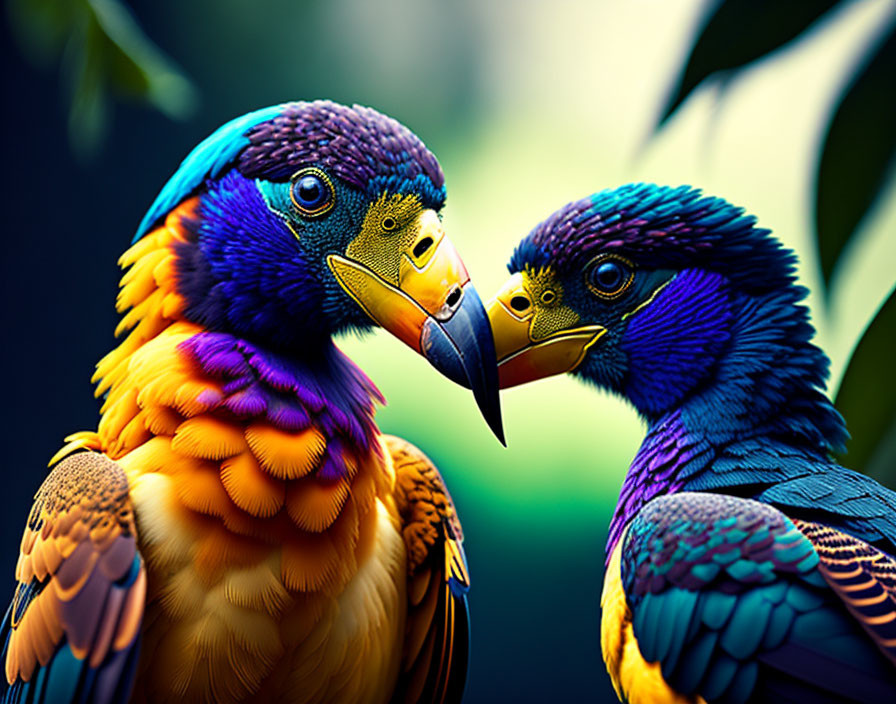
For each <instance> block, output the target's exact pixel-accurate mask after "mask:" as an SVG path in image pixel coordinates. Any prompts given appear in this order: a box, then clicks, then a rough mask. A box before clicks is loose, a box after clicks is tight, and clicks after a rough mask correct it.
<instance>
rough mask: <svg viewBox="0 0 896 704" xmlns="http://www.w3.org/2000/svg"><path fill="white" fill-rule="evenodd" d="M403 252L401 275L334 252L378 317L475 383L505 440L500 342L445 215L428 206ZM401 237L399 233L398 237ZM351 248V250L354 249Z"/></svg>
mask: <svg viewBox="0 0 896 704" xmlns="http://www.w3.org/2000/svg"><path fill="white" fill-rule="evenodd" d="M413 225H414V226H413V231H414V232H415V235H414V237H413V239H412V240H411V241H410V242H409V243H408V244H407V246H403V248H402V251H401V253H400V256H399V259H398V271H397V277H394V272H393V276H392V277H388V278H397V282H396V283H393V282H390V281H388V280H387V277H386V276H383V275H381V274H380V273H377V272H376V271H374V267H375V265H374V266H369V265H367V263H362V262H361V261H358V260H356V259H353V258H350V257H348V256H341V255H338V254H331V255H329V256H328V257H327V263H328V265H329V267H330V270H331V271H332V272H333V275H334V276H335V277H336V280H337V281H338V282H339V284H340V286H342V288H343V289H345V291H346V292H347V293H348V294H349V295H350V296H351V297H352V298H353V299H354V300H355V301H356V302H357V303H358V305H360V306H361V308H362V309H363V310H364V311H365V312H366V313H367V315H369V316H370V317H371V318H372V319H373V320H374V321H375V322H376V323H377V324H379V325H381V326H382V327H383V328H385V329H386V330H388V331H389V332H391V333H392V334H393V335H395V336H396V337H397V338H398V339H399V340H401V341H402V342H404V343H405V344H407V345H408V346H409V347H411V348H413V349H414V350H416V351H417V352H418V353H420V354H422V355H423V356H424V357H426V359H428V360H429V362H430V364H432V365H433V366H434V367H435V368H436V369H437V370H438V371H440V372H441V373H442V374H444V375H445V376H447V377H448V378H449V379H451V380H452V381H455V382H457V383H458V384H461V385H462V386H465V387H466V388H468V389H472V391H473V396H474V397H475V399H476V403H477V404H478V406H479V409H480V411H481V412H482V415H483V417H484V418H485V421H486V423H488V425H489V427H490V428H491V429H492V432H494V433H495V435H496V436H497V438H498V439H499V440H500V441H501V442H502V443H503V442H504V430H503V427H502V423H501V405H500V399H499V396H498V369H497V363H496V357H495V344H494V340H493V339H492V332H491V327H490V326H489V322H488V316H487V315H486V313H485V308H484V307H483V305H482V301H481V300H480V298H479V295H478V294H477V293H476V289H474V288H473V285H472V284H471V283H470V276H469V274H468V273H467V270H466V267H465V266H464V263H463V261H462V260H461V258H460V256H459V255H458V253H457V250H456V249H455V247H454V245H453V244H452V243H451V241H450V240H449V239H448V238H447V237H446V236H445V233H444V230H443V229H442V223H441V221H440V220H439V217H438V215H437V214H436V213H435V212H434V211H432V210H423V211H422V212H421V213H420V214H419V215H418V216H417V218H416V219H415V223H414V224H413ZM396 241H398V238H396ZM347 254H348V252H347Z"/></svg>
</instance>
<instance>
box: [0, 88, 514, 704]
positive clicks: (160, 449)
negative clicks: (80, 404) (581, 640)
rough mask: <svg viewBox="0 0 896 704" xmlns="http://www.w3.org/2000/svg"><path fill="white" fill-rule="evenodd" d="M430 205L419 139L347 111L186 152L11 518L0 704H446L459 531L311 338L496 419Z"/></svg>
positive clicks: (213, 139)
mask: <svg viewBox="0 0 896 704" xmlns="http://www.w3.org/2000/svg"><path fill="white" fill-rule="evenodd" d="M444 201H445V188H444V183H443V176H442V171H441V169H440V167H439V165H438V162H437V161H436V159H435V157H434V156H433V155H432V154H431V153H430V152H429V151H427V149H426V148H425V147H424V145H423V143H422V142H421V141H420V140H419V139H418V138H417V137H416V136H415V135H413V134H412V133H411V132H410V131H409V130H408V129H406V128H405V127H403V126H402V125H400V124H398V123H397V122H395V121H394V120H392V119H390V118H387V117H385V116H383V115H381V114H379V113H378V112H376V111H374V110H372V109H369V108H364V107H359V106H354V107H345V106H341V105H337V104H334V103H331V102H325V101H319V102H312V103H289V104H284V105H279V106H276V107H271V108H268V109H264V110H259V111H257V112H253V113H251V114H248V115H245V116H243V117H240V118H238V119H236V120H233V121H232V122H229V123H227V124H226V125H224V126H223V127H221V128H220V129H219V130H217V131H216V132H215V133H214V134H213V135H211V136H210V137H209V138H208V139H206V140H205V141H204V142H202V143H201V144H200V145H199V146H198V147H197V148H196V149H195V150H194V151H193V152H192V153H190V155H189V156H187V158H186V159H185V160H184V162H183V163H182V164H181V166H180V168H179V169H178V171H177V172H176V173H175V174H174V176H173V177H172V178H171V180H170V181H169V182H168V183H167V185H166V186H165V187H164V188H163V189H162V191H161V193H160V194H159V196H158V197H157V199H156V201H155V202H154V203H153V205H152V207H151V208H150V209H149V212H148V213H147V215H146V217H145V218H144V219H143V222H142V223H141V225H140V228H139V230H138V232H137V235H136V238H135V240H134V243H133V245H132V247H131V248H130V249H129V250H128V251H127V252H126V253H125V254H124V255H123V256H122V258H121V260H120V263H121V265H122V266H123V267H125V268H126V269H127V271H126V272H125V274H124V276H123V278H122V281H121V291H120V293H119V296H118V306H117V307H118V310H119V311H121V312H122V313H124V317H123V319H122V320H121V323H120V325H119V327H118V330H117V333H118V334H125V333H126V336H125V337H124V339H123V341H122V342H121V344H120V345H119V346H118V347H117V348H115V349H114V350H113V351H111V352H110V353H109V354H108V355H106V357H104V358H103V359H102V361H100V363H99V364H98V366H97V371H96V375H95V381H96V382H98V387H97V394H98V395H101V396H103V398H104V402H103V405H102V417H101V420H100V422H99V426H98V428H97V430H96V431H95V432H82V433H77V434H76V435H74V436H72V437H71V438H69V440H70V442H69V444H68V445H67V446H66V447H65V448H63V450H61V451H60V453H59V454H58V455H57V456H56V457H55V458H54V460H53V462H51V464H53V463H57V462H58V463H57V464H56V465H55V468H54V469H53V470H52V472H51V473H50V475H49V476H48V478H47V479H46V481H45V482H44V484H43V486H42V487H41V488H40V491H38V493H37V496H36V500H35V503H34V507H33V508H32V510H31V514H30V516H29V519H28V524H27V527H26V529H25V534H24V536H23V538H22V543H21V554H20V558H19V562H18V565H17V569H16V579H17V580H18V586H17V588H16V592H15V597H14V599H13V602H12V604H11V606H10V609H9V611H8V612H7V615H6V619H5V621H4V623H3V627H2V632H0V643H2V645H3V662H4V665H5V673H6V678H5V682H6V684H5V685H3V688H2V690H0V691H2V697H0V698H2V700H3V701H5V702H35V703H37V702H47V703H57V702H98V703H99V702H124V701H127V700H129V699H130V701H135V702H164V701H178V702H180V701H191V702H193V701H195V702H243V701H256V702H308V703H310V702H386V701H390V700H391V701H395V702H437V703H442V702H458V701H460V697H461V695H462V692H463V689H464V682H465V677H466V665H467V651H468V643H467V636H468V625H467V600H466V593H467V589H468V585H469V581H468V576H467V569H466V565H465V558H464V555H463V551H462V548H461V540H462V535H461V529H460V524H459V523H458V520H457V517H456V515H455V511H454V508H453V505H452V503H451V499H450V497H449V495H448V491H447V489H446V488H445V485H444V483H443V481H442V478H441V476H440V475H439V473H438V471H437V470H436V468H435V467H434V466H433V465H432V463H431V462H430V461H429V460H428V459H427V458H426V457H425V456H424V455H423V454H422V453H421V452H420V451H419V450H417V449H416V448H415V447H413V446H412V445H410V444H409V443H407V442H405V441H403V440H400V439H399V438H395V437H390V436H386V435H382V434H380V432H379V430H378V429H377V427H376V425H375V424H374V418H373V416H374V408H375V405H376V404H377V403H380V402H382V397H381V396H380V393H379V391H378V390H377V389H376V387H375V386H374V385H373V383H372V382H371V381H370V380H369V379H368V378H367V377H366V376H365V375H364V374H363V373H362V372H361V371H360V369H358V368H357V367H356V366H355V365H354V364H353V363H352V362H351V361H350V360H349V359H348V358H347V357H345V355H343V354H342V353H341V352H340V350H339V349H338V348H337V347H336V346H335V345H334V344H333V342H332V336H333V335H334V334H336V333H339V332H341V331H346V330H366V329H369V328H371V327H372V326H373V325H375V324H379V325H381V326H382V327H384V328H386V329H387V330H389V331H391V332H392V333H393V334H394V335H395V336H397V337H398V338H399V339H401V340H402V341H403V342H405V343H407V344H408V345H410V346H411V347H412V348H414V349H415V350H416V351H418V352H420V353H421V354H423V355H424V356H425V357H426V358H427V359H429V360H430V361H431V363H432V364H433V365H434V366H435V367H436V368H437V369H439V370H440V371H442V372H443V373H445V374H446V375H447V376H449V377H451V378H453V379H456V380H458V381H462V382H464V383H465V384H467V385H468V386H469V385H472V387H473V388H474V389H475V395H476V398H477V400H478V402H479V404H480V407H481V408H482V410H483V413H484V415H485V416H486V418H487V420H488V421H489V423H490V424H491V426H492V427H493V428H494V429H495V432H496V433H497V434H498V435H499V436H500V432H501V429H500V411H499V406H498V386H497V368H496V363H495V352H494V345H493V342H492V338H491V332H490V329H489V326H488V319H487V317H486V313H485V310H484V308H483V307H482V304H481V302H480V300H479V298H478V296H477V294H476V291H475V290H474V289H473V287H472V286H471V285H470V282H469V276H468V275H467V272H466V269H465V268H464V265H463V263H462V261H461V260H460V258H459V257H458V255H457V252H456V251H455V249H454V247H453V245H452V244H451V243H450V241H449V240H448V239H447V237H445V234H444V231H443V228H442V225H441V221H440V216H439V211H440V210H441V208H442V206H443V204H444ZM132 690H133V694H132Z"/></svg>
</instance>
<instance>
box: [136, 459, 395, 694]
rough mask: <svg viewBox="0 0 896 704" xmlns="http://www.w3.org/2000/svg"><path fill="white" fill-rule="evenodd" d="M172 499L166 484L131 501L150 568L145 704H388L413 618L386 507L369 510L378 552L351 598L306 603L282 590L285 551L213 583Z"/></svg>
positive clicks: (141, 484) (333, 596) (307, 598)
mask: <svg viewBox="0 0 896 704" xmlns="http://www.w3.org/2000/svg"><path fill="white" fill-rule="evenodd" d="M173 492H174V488H173V486H172V483H171V481H170V480H169V479H167V478H166V477H165V476H164V475H161V474H157V473H154V474H146V475H142V476H140V477H137V478H136V479H135V481H134V483H133V489H132V492H131V493H132V497H133V500H134V504H135V509H136V513H137V516H138V530H139V534H140V535H141V539H142V540H141V543H142V544H141V550H142V551H143V553H144V555H145V556H146V559H147V563H148V565H149V566H150V570H149V575H150V577H149V582H150V593H149V596H148V600H147V601H148V603H147V611H146V616H145V620H144V632H143V639H144V640H143V650H142V654H141V663H140V670H139V672H138V680H137V686H136V687H135V697H134V700H135V701H144V700H152V701H165V700H167V701H180V700H182V699H184V700H188V701H215V702H227V701H283V702H309V703H310V702H341V701H358V702H378V701H384V700H385V698H386V697H387V694H388V693H389V692H390V691H391V689H392V687H393V684H394V682H395V679H396V677H397V673H398V664H399V662H398V661H399V654H400V652H401V648H400V643H401V638H402V635H403V631H404V617H405V608H406V606H405V604H406V595H405V576H406V565H405V547H404V543H403V541H402V539H401V535H400V533H399V531H398V527H397V522H396V517H395V515H394V512H393V511H391V510H390V508H389V507H388V506H387V505H386V504H385V503H383V502H382V501H380V500H379V499H376V500H375V502H374V505H373V506H372V508H371V511H370V520H369V521H366V522H365V525H364V528H363V529H364V532H365V533H368V534H369V535H368V536H366V538H367V539H369V540H370V541H371V543H372V549H370V550H369V551H367V555H366V556H365V558H364V560H363V562H362V563H361V564H359V565H358V567H357V569H356V571H355V572H354V574H352V575H351V577H350V578H349V579H348V581H347V583H346V584H345V585H344V587H342V588H341V590H339V591H338V592H335V593H327V592H323V591H321V592H310V593H303V592H295V591H293V590H290V589H289V588H288V587H287V585H286V584H284V580H283V579H282V576H281V574H280V563H281V560H282V549H281V548H278V547H277V546H272V547H270V548H269V549H268V550H267V551H266V554H264V555H263V556H260V559H259V560H258V561H257V562H256V563H255V564H253V565H251V566H239V567H237V566H234V567H228V568H224V569H221V570H220V571H218V572H217V573H216V574H215V575H214V577H212V578H210V577H209V575H207V574H204V573H203V571H202V570H201V569H197V568H196V566H195V564H194V562H193V558H194V550H195V547H194V546H195V545H196V544H197V540H201V535H200V534H198V533H197V532H196V528H195V527H193V526H191V525H190V524H189V523H186V522H184V521H181V520H179V519H178V518H177V512H178V510H179V509H177V508H176V506H177V500H176V498H175V497H174V495H173ZM172 507H174V509H173V510H172Z"/></svg>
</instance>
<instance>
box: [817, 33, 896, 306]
mask: <svg viewBox="0 0 896 704" xmlns="http://www.w3.org/2000/svg"><path fill="white" fill-rule="evenodd" d="M894 156H896V15H894V18H893V21H892V26H891V27H890V28H889V29H888V32H887V33H885V34H884V39H883V41H882V43H881V45H880V48H879V49H878V50H877V52H876V53H873V54H872V55H871V58H870V60H869V61H868V64H867V65H866V66H865V67H864V69H863V70H862V71H861V72H860V73H859V74H858V76H857V77H856V78H855V79H854V81H853V82H852V84H851V85H850V86H849V87H848V88H847V89H846V91H845V92H844V96H843V97H842V99H841V100H840V104H839V107H838V108H837V111H836V112H835V113H834V116H833V118H832V119H831V122H830V125H829V127H828V132H827V135H826V137H825V140H824V147H823V148H822V155H821V160H820V162H819V165H818V173H817V175H816V179H817V183H816V188H815V232H816V237H817V243H818V256H819V260H820V263H821V273H822V278H823V280H824V282H825V285H826V286H827V285H829V284H830V281H831V275H832V274H833V272H834V269H835V268H836V266H837V262H838V260H839V259H840V257H841V255H842V253H843V251H844V250H845V249H846V247H847V245H848V244H849V241H850V239H851V238H852V236H853V235H854V234H855V231H856V229H857V227H858V225H859V223H860V222H861V220H862V217H863V216H864V215H865V213H866V212H867V211H868V209H869V208H870V207H871V205H872V204H873V203H874V201H875V199H876V198H877V196H878V195H879V194H880V191H881V188H882V186H883V185H884V183H885V182H886V181H887V174H888V171H889V168H890V166H891V164H892V163H893V161H894ZM828 290H830V289H828Z"/></svg>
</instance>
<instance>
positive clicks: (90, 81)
mask: <svg viewBox="0 0 896 704" xmlns="http://www.w3.org/2000/svg"><path fill="white" fill-rule="evenodd" d="M81 24H82V25H83V27H82V28H81V29H80V30H79V31H73V32H72V36H71V39H70V40H69V43H68V46H67V47H66V50H65V55H64V60H63V67H64V68H65V72H64V73H65V75H66V76H67V77H68V81H69V83H70V89H71V104H70V106H69V113H68V134H69V144H71V148H72V151H73V152H74V154H75V156H77V157H78V158H79V159H82V160H86V159H88V158H90V157H91V156H93V154H94V153H95V152H96V150H97V147H98V146H99V143H100V140H101V139H102V137H103V135H104V134H105V131H106V126H107V123H108V119H109V105H108V98H107V95H106V85H105V81H104V78H103V59H104V57H103V43H104V39H103V36H102V34H101V33H100V32H99V31H98V29H97V27H96V26H95V25H94V24H93V23H92V22H91V21H90V19H89V17H86V16H85V17H82V18H81Z"/></svg>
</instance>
